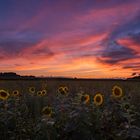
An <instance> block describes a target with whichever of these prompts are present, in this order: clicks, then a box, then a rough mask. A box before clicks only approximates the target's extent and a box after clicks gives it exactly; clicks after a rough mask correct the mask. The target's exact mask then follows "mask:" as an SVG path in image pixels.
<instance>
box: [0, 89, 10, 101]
mask: <svg viewBox="0 0 140 140" xmlns="http://www.w3.org/2000/svg"><path fill="white" fill-rule="evenodd" d="M9 96H10V94H9V93H8V92H7V91H5V90H3V89H2V90H0V99H2V100H7V99H8V97H9Z"/></svg>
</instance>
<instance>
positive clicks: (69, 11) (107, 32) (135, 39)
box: [0, 0, 140, 78]
mask: <svg viewBox="0 0 140 140" xmlns="http://www.w3.org/2000/svg"><path fill="white" fill-rule="evenodd" d="M0 72H16V73H18V74H20V75H35V76H41V75H43V76H65V77H81V78H112V77H114V78H115V77H129V76H130V75H131V74H132V73H134V72H138V73H139V72H140V0H0Z"/></svg>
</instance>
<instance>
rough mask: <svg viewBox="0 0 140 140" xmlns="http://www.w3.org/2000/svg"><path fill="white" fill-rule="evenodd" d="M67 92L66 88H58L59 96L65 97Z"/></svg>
mask: <svg viewBox="0 0 140 140" xmlns="http://www.w3.org/2000/svg"><path fill="white" fill-rule="evenodd" d="M68 92H69V89H68V87H66V86H64V87H59V88H58V93H60V94H61V95H67V94H68Z"/></svg>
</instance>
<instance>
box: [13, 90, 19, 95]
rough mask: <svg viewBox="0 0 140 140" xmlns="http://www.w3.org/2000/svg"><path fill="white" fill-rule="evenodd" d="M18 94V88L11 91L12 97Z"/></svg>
mask: <svg viewBox="0 0 140 140" xmlns="http://www.w3.org/2000/svg"><path fill="white" fill-rule="evenodd" d="M19 95H20V93H19V91H18V90H14V91H13V92H12V96H14V97H17V96H19Z"/></svg>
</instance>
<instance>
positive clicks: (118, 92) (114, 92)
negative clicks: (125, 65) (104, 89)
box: [112, 86, 123, 98]
mask: <svg viewBox="0 0 140 140" xmlns="http://www.w3.org/2000/svg"><path fill="white" fill-rule="evenodd" d="M112 95H113V97H115V98H120V97H122V96H123V91H122V89H121V88H120V87H119V86H114V87H113V88H112Z"/></svg>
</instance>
